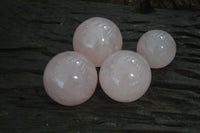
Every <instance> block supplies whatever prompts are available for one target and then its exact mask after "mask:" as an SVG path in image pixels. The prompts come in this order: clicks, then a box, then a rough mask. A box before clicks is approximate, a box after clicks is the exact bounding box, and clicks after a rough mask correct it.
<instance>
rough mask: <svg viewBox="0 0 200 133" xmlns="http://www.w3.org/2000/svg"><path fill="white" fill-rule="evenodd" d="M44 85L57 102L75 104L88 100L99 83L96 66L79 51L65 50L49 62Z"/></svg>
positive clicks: (67, 104)
mask: <svg viewBox="0 0 200 133" xmlns="http://www.w3.org/2000/svg"><path fill="white" fill-rule="evenodd" d="M43 81H44V87H45V90H46V92H47V94H48V95H49V96H50V97H51V98H52V99H53V100H54V101H56V102H57V103H59V104H62V105H66V106H73V105H78V104H81V103H83V102H85V101H86V100H88V99H89V98H90V97H91V96H92V94H93V93H94V91H95V89H96V85H97V72H96V68H95V66H94V65H93V64H92V63H91V62H90V61H89V60H88V59H86V57H84V56H83V55H81V54H79V53H77V52H63V53H60V54H58V55H56V56H55V57H54V58H53V59H51V60H50V62H49V63H48V64H47V66H46V69H45V71H44V77H43Z"/></svg>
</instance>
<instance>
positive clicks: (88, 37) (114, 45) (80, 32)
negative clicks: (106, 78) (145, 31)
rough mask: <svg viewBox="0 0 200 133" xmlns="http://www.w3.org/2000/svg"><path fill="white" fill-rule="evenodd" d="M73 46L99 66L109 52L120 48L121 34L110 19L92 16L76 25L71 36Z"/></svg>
mask: <svg viewBox="0 0 200 133" xmlns="http://www.w3.org/2000/svg"><path fill="white" fill-rule="evenodd" d="M73 47H74V50H75V51H77V52H80V53H81V54H83V55H85V56H86V57H87V58H88V59H89V60H91V61H92V62H93V63H94V64H95V66H96V67H100V66H101V65H102V63H103V61H104V60H105V59H106V58H107V57H108V56H109V55H110V54H112V53H114V52H116V51H119V50H120V49H121V48H122V35H121V32H120V30H119V28H118V27H117V26H116V25H115V24H114V23H113V22H112V21H110V20H108V19H106V18H101V17H93V18H90V19H87V20H85V21H84V22H83V23H81V24H80V25H79V26H78V28H77V29H76V31H75V33H74V37H73Z"/></svg>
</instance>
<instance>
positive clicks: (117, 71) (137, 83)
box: [99, 51, 151, 102]
mask: <svg viewBox="0 0 200 133" xmlns="http://www.w3.org/2000/svg"><path fill="white" fill-rule="evenodd" d="M99 78H100V84H101V87H102V89H103V90H104V92H105V93H106V94H107V95H108V96H109V97H110V98H112V99H114V100H116V101H119V102H132V101H135V100H137V99H138V98H140V97H141V96H143V95H144V93H145V92H146V91H147V89H148V87H149V85H150V82H151V70H150V67H149V64H148V63H147V61H146V60H145V59H144V58H143V57H142V56H140V55H139V54H137V53H136V52H131V51H118V52H116V53H114V54H112V55H111V56H109V57H108V58H107V59H106V60H105V62H104V63H103V65H102V67H101V69H100V77H99Z"/></svg>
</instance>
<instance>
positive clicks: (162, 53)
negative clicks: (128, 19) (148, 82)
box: [137, 30, 176, 68]
mask: <svg viewBox="0 0 200 133" xmlns="http://www.w3.org/2000/svg"><path fill="white" fill-rule="evenodd" d="M137 52H138V53H139V54H141V55H142V56H143V57H144V58H145V59H146V60H147V62H148V63H149V65H150V67H151V68H162V67H165V66H167V65H168V64H169V63H170V62H171V61H172V60H173V59H174V57H175V54H176V43H175V41H174V39H173V38H172V36H171V35H170V34H168V33H167V32H165V31H162V30H151V31H148V32H146V33H145V34H143V35H142V37H141V38H140V39H139V41H138V44H137Z"/></svg>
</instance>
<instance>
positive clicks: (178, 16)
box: [0, 0, 200, 133]
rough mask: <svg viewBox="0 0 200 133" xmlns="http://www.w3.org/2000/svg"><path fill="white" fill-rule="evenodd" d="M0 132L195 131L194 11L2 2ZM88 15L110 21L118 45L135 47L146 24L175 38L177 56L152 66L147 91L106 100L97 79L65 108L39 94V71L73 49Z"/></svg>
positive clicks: (198, 37) (198, 55)
mask: <svg viewBox="0 0 200 133" xmlns="http://www.w3.org/2000/svg"><path fill="white" fill-rule="evenodd" d="M0 10H1V13H0V15H1V20H0V26H1V28H0V33H1V36H0V40H1V44H0V61H1V63H0V69H1V72H0V132H3V133H11V132H15V133H22V132H30V133H38V132H42V133H44V132H61V133H62V132H69V133H78V132H79V133H82V132H87V133H90V132H91V133H94V132H95V133H96V132H97V133H98V132H99V133H102V132H105V133H112V132H114V133H129V132H139V133H188V132H190V133H198V132H199V130H200V127H199V125H200V82H199V81H200V43H199V42H200V12H191V11H183V10H179V11H175V10H161V9H156V10H155V12H153V13H150V14H140V13H136V12H135V11H134V9H133V7H131V6H123V5H112V4H104V3H93V2H82V1H72V0H68V1H66V0H60V1H53V0H48V1H37V2H30V1H29V2H24V1H12V0H8V1H4V2H2V3H1V5H0ZM93 16H101V17H106V18H108V19H111V20H112V21H114V22H115V23H116V24H117V25H118V26H119V28H120V30H121V32H122V35H123V43H124V45H123V49H126V50H134V51H135V49H136V44H137V40H138V39H139V37H140V36H141V35H142V34H143V33H144V32H146V31H148V30H151V29H161V30H165V31H167V32H169V33H170V34H172V36H173V37H174V39H175V40H176V43H177V55H176V58H175V60H174V61H173V62H172V63H171V64H170V65H169V66H167V67H165V68H163V69H156V70H152V76H153V79H152V83H151V86H150V88H149V90H148V92H147V93H146V94H145V95H144V96H143V97H142V98H141V99H139V100H138V101H136V102H132V103H128V104H124V103H117V102H115V101H113V100H111V99H109V98H108V97H107V96H106V95H105V94H104V92H103V91H102V90H101V87H100V85H99V84H98V86H97V90H96V92H95V94H94V96H93V97H92V98H91V99H90V100H89V101H87V102H86V103H84V104H82V105H80V106H76V107H64V106H61V105H58V104H56V103H55V102H53V101H52V100H51V99H50V98H49V97H48V96H47V94H46V93H45V91H44V88H43V83H42V74H43V70H44V68H45V65H46V64H47V62H48V61H49V60H50V59H51V58H52V57H53V56H54V55H56V54H57V53H59V52H62V51H67V50H73V47H72V37H73V33H74V30H75V29H76V27H77V26H78V25H79V24H80V23H81V22H82V21H84V20H85V19H87V18H89V17H93Z"/></svg>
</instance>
